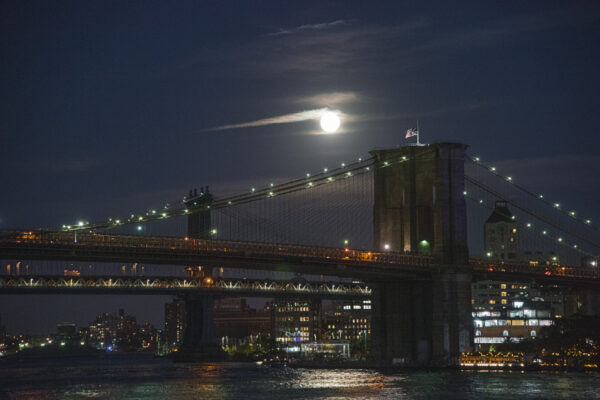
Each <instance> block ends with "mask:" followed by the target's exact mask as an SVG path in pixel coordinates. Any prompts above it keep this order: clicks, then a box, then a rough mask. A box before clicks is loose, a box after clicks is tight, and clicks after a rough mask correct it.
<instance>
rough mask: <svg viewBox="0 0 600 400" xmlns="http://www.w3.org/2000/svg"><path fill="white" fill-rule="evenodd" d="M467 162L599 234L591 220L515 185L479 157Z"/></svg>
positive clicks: (510, 179) (470, 157)
mask: <svg viewBox="0 0 600 400" xmlns="http://www.w3.org/2000/svg"><path fill="white" fill-rule="evenodd" d="M467 160H469V161H471V162H472V163H473V164H474V165H476V166H478V167H479V168H482V169H483V170H485V171H487V172H488V173H490V174H492V175H494V176H497V177H499V178H502V179H504V180H505V181H506V182H509V183H510V184H512V186H514V187H515V188H517V189H519V190H520V191H522V192H523V193H525V194H527V195H528V196H531V197H532V198H534V199H536V200H538V201H540V202H542V203H544V204H546V205H547V206H549V207H551V208H552V209H555V210H557V211H559V212H561V213H562V214H564V215H566V216H568V217H569V218H572V219H573V220H575V221H578V222H580V223H582V224H583V225H584V226H586V227H588V228H590V229H593V230H595V231H598V232H600V228H599V227H598V226H596V225H594V224H592V220H591V219H589V218H582V217H579V216H578V215H577V213H576V212H575V211H567V210H566V209H564V208H563V207H561V206H560V203H553V202H551V201H549V200H547V199H546V198H544V195H541V194H537V193H534V192H532V191H531V190H529V189H527V188H525V187H524V186H522V185H519V184H517V183H515V182H514V180H513V179H512V177H511V176H504V175H501V174H500V173H499V172H498V171H497V169H496V168H495V167H488V166H486V165H484V164H483V163H482V162H481V160H480V158H479V157H472V156H467Z"/></svg>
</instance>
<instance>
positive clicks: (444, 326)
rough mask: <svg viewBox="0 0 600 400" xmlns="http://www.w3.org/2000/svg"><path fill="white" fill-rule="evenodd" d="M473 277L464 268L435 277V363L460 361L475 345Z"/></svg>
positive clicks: (450, 364)
mask: <svg viewBox="0 0 600 400" xmlns="http://www.w3.org/2000/svg"><path fill="white" fill-rule="evenodd" d="M471 281H472V277H471V274H469V273H460V272H459V273H456V272H444V273H440V274H437V275H435V276H434V277H433V288H434V289H433V312H432V315H431V319H432V321H431V324H432V329H431V335H432V357H431V364H432V365H435V366H453V365H458V359H459V356H460V353H461V352H464V351H470V350H471V349H472V343H473V318H472V315H471V308H472V306H471Z"/></svg>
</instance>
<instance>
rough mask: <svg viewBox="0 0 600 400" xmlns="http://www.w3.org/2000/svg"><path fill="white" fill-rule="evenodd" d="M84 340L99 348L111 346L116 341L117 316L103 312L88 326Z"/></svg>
mask: <svg viewBox="0 0 600 400" xmlns="http://www.w3.org/2000/svg"><path fill="white" fill-rule="evenodd" d="M84 340H85V342H87V343H90V344H93V345H96V346H97V347H100V348H112V346H114V345H115V344H116V342H117V317H116V316H114V315H112V314H110V313H108V312H105V313H103V314H100V315H98V316H97V317H96V319H94V321H92V323H91V324H90V325H89V326H88V328H87V332H86V336H85V338H84Z"/></svg>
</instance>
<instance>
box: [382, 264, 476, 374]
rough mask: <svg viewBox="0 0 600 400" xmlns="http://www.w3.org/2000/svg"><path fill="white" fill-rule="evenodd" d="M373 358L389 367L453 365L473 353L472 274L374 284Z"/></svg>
mask: <svg viewBox="0 0 600 400" xmlns="http://www.w3.org/2000/svg"><path fill="white" fill-rule="evenodd" d="M372 306H373V307H372V322H371V324H372V325H371V326H372V337H373V347H372V349H371V354H372V356H373V359H374V361H376V362H380V363H382V364H385V365H390V364H392V365H402V366H451V365H457V363H458V358H459V356H460V353H461V352H463V351H468V350H470V349H471V343H472V332H473V329H472V318H471V276H470V274H467V273H450V272H445V273H440V274H437V275H436V276H434V277H433V278H432V279H431V280H424V281H396V282H385V283H383V282H382V283H377V284H375V285H373V295H372Z"/></svg>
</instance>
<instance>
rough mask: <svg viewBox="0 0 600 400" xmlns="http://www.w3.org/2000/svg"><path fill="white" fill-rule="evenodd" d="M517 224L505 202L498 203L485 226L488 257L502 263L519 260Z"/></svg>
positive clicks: (484, 237)
mask: <svg viewBox="0 0 600 400" xmlns="http://www.w3.org/2000/svg"><path fill="white" fill-rule="evenodd" d="M517 232H518V231H517V222H516V221H515V216H514V215H513V214H512V213H511V212H510V210H509V209H508V207H507V205H506V202H505V201H496V207H495V208H494V211H492V214H491V215H490V216H489V218H488V219H487V221H486V222H485V225H484V236H483V241H484V248H485V253H486V256H487V257H488V258H490V259H494V260H501V261H514V260H517V259H518V258H519V254H518V252H519V246H518V240H517V238H518V237H517Z"/></svg>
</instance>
